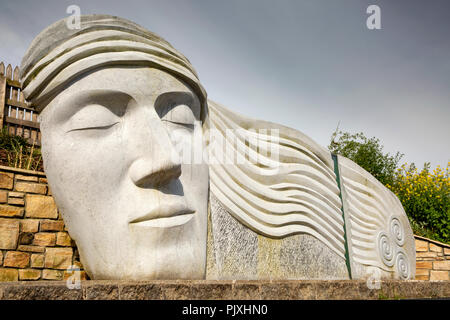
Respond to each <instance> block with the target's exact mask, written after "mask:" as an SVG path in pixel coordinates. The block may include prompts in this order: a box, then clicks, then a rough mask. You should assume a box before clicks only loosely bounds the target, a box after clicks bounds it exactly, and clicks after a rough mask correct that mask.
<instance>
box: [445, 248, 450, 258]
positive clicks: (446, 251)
mask: <svg viewBox="0 0 450 320" xmlns="http://www.w3.org/2000/svg"><path fill="white" fill-rule="evenodd" d="M444 254H445V255H446V256H450V248H444Z"/></svg>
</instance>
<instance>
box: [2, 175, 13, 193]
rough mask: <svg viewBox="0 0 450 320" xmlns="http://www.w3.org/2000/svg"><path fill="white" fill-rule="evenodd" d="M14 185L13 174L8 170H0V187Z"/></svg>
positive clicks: (10, 187)
mask: <svg viewBox="0 0 450 320" xmlns="http://www.w3.org/2000/svg"><path fill="white" fill-rule="evenodd" d="M13 185H14V174H13V173H9V172H0V188H1V189H12V188H13Z"/></svg>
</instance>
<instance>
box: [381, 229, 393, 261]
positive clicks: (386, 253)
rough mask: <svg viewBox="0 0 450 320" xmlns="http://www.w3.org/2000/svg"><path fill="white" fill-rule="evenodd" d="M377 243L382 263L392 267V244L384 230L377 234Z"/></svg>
mask: <svg viewBox="0 0 450 320" xmlns="http://www.w3.org/2000/svg"><path fill="white" fill-rule="evenodd" d="M377 243H378V249H379V251H380V254H381V259H382V260H383V263H384V264H385V265H387V266H388V267H392V266H393V265H394V246H393V243H392V241H391V239H390V238H389V236H388V235H387V234H386V232H380V233H379V234H378V241H377Z"/></svg>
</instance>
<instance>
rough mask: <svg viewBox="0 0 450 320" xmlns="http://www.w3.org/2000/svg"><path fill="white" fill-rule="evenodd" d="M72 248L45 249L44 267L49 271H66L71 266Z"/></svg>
mask: <svg viewBox="0 0 450 320" xmlns="http://www.w3.org/2000/svg"><path fill="white" fill-rule="evenodd" d="M72 256H73V250H72V248H46V250H45V263H44V265H45V267H46V268H51V269H67V268H68V267H70V266H71V265H72Z"/></svg>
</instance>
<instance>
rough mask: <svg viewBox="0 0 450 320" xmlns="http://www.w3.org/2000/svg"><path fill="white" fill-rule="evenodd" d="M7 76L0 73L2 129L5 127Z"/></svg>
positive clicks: (0, 116)
mask: <svg viewBox="0 0 450 320" xmlns="http://www.w3.org/2000/svg"><path fill="white" fill-rule="evenodd" d="M5 99H6V77H4V76H3V75H1V74H0V130H1V129H3V118H4V116H5V114H4V113H5V103H6V100H5Z"/></svg>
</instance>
